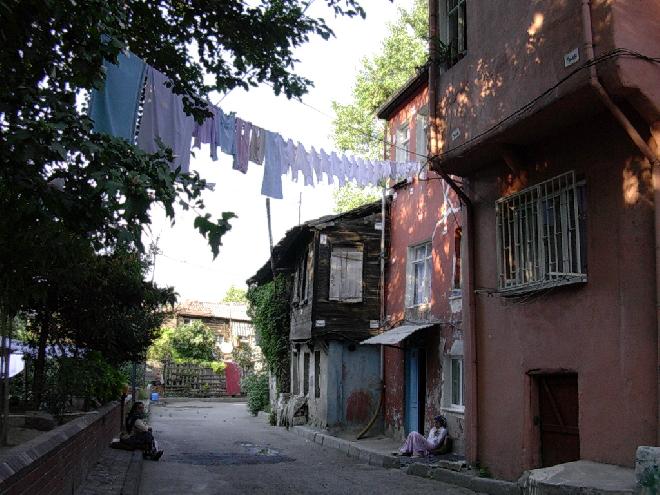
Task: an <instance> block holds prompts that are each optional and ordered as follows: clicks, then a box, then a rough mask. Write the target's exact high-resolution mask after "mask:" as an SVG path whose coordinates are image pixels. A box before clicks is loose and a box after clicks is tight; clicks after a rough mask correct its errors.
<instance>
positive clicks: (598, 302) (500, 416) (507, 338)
mask: <svg viewBox="0 0 660 495" xmlns="http://www.w3.org/2000/svg"><path fill="white" fill-rule="evenodd" d="M430 14H431V15H430V19H431V23H430V34H431V38H432V39H433V38H434V37H435V36H439V38H440V39H441V40H443V41H444V42H446V43H447V46H448V49H447V50H440V52H439V53H432V60H434V63H432V64H431V66H430V72H431V75H430V81H431V84H430V86H429V87H430V91H429V101H430V102H431V106H430V109H431V112H430V114H431V115H430V124H431V127H430V129H431V131H430V132H431V143H432V148H431V154H432V155H434V160H433V165H432V167H433V169H434V170H436V171H438V172H439V173H441V174H453V175H455V176H460V177H462V178H463V184H462V192H465V193H466V195H467V197H468V198H469V205H468V207H467V208H465V209H464V215H463V219H462V221H461V223H462V226H463V237H464V239H466V240H467V241H466V242H464V244H463V249H462V254H463V256H462V260H463V300H462V306H463V309H462V311H463V317H462V330H463V333H464V353H465V378H466V388H465V391H466V400H465V402H466V404H465V426H466V430H465V441H466V453H467V457H468V460H469V461H472V462H474V461H479V462H480V464H481V465H482V466H486V467H488V468H489V469H490V471H491V472H492V473H493V474H494V475H495V476H498V477H503V478H506V479H511V480H513V479H516V478H517V477H518V476H520V474H521V473H522V472H523V471H524V470H526V469H530V468H535V467H540V466H549V465H554V464H558V463H562V462H567V461H572V460H577V459H587V460H592V461H597V462H603V463H611V464H618V465H623V466H628V467H632V466H633V463H634V459H635V450H636V448H637V446H640V445H657V443H658V369H659V367H658V324H659V320H658V307H659V304H658V298H659V297H660V290H659V287H660V277H658V274H660V266H658V260H660V258H659V256H660V250H659V246H660V244H659V243H658V234H659V233H660V210H659V209H658V208H656V204H657V200H658V198H659V197H660V195H659V194H658V186H657V184H660V182H658V181H660V175H659V174H660V170H659V169H658V167H659V166H660V165H659V163H658V147H657V146H658V145H657V143H660V64H659V63H658V59H657V57H659V56H660V51H659V47H660V28H659V26H660V2H658V1H657V0H618V1H609V0H592V1H591V2H590V1H588V0H583V1H578V0H574V1H570V2H567V1H565V0H546V1H529V0H509V1H507V2H492V1H475V0H439V1H435V0H432V1H431V3H430ZM648 57H656V59H655V60H651V59H649V58H648ZM654 136H655V141H654V139H653V137H654ZM438 183H439V181H438ZM654 183H655V185H656V186H655V187H654ZM428 184H431V183H428ZM412 187H413V188H416V189H419V193H420V194H422V191H426V190H427V189H425V188H424V187H426V188H428V186H424V187H422V188H419V186H418V185H417V184H413V186H412ZM438 190H441V188H438ZM410 199H412V198H407V197H406V200H410ZM419 200H421V196H420V198H419V199H418V200H417V201H419ZM393 208H394V207H393ZM404 208H405V207H404ZM437 208H438V205H437V204H436V203H433V204H432V205H429V206H428V207H427V208H425V209H421V208H418V211H415V212H414V214H415V215H422V218H424V217H425V216H426V215H428V216H429V217H431V216H435V217H436V219H437V214H436V210H437ZM392 217H393V218H396V215H395V214H394V213H393V214H392ZM434 221H435V220H428V221H427V222H425V225H432V224H433V222H434ZM408 226H409V228H410V229H412V230H411V233H410V234H409V235H411V241H410V242H413V238H414V237H412V236H413V235H414V234H415V233H416V232H415V229H417V228H418V227H417V224H412V223H410V224H408ZM395 228H396V226H394V227H393V232H392V246H393V258H394V257H395V256H401V253H402V252H403V251H401V250H402V249H404V244H405V242H404V241H400V242H399V243H397V241H396V240H395V239H396V234H395V230H394V229H395ZM399 228H402V229H405V226H400V227H399ZM422 237H423V235H422ZM397 249H399V251H398V252H397V251H396V250H397ZM448 252H449V251H447V250H445V253H448ZM392 272H393V273H399V275H398V276H399V277H402V276H403V275H402V273H403V272H401V271H399V272H396V271H395V270H394V269H393V271H392ZM401 284H402V282H399V285H401ZM396 286H397V278H396V276H394V277H391V278H390V282H389V286H388V288H389V289H390V290H391V291H395V289H394V287H396ZM394 301H396V302H394ZM439 302H440V305H441V306H442V307H443V308H444V307H446V306H445V305H446V299H445V298H443V295H442V292H441V294H440V300H439ZM400 308H401V301H400V297H399V299H398V300H397V298H396V296H395V295H394V294H393V295H392V296H391V297H390V296H389V295H388V313H391V314H400Z"/></svg>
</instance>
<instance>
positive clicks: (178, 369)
mask: <svg viewBox="0 0 660 495" xmlns="http://www.w3.org/2000/svg"><path fill="white" fill-rule="evenodd" d="M163 380H164V388H165V395H166V396H170V397H172V396H179V397H219V396H222V395H226V393H227V381H226V378H225V374H224V372H222V373H221V374H218V373H216V372H214V371H213V370H212V369H211V368H207V367H205V366H200V365H198V364H190V363H181V364H179V363H174V362H172V361H166V362H165V363H163Z"/></svg>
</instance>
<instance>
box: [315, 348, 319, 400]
mask: <svg viewBox="0 0 660 495" xmlns="http://www.w3.org/2000/svg"><path fill="white" fill-rule="evenodd" d="M314 397H316V398H317V399H318V398H319V397H321V351H314Z"/></svg>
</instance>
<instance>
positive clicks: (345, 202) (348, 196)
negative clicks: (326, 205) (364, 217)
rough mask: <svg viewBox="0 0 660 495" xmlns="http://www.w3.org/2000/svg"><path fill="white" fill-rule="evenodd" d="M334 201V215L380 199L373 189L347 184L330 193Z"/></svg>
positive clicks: (376, 190)
mask: <svg viewBox="0 0 660 495" xmlns="http://www.w3.org/2000/svg"><path fill="white" fill-rule="evenodd" d="M332 199H334V201H335V213H344V212H347V211H349V210H352V209H353V208H357V207H358V206H362V205H366V204H367V203H373V202H374V201H378V199H380V192H379V191H378V189H376V188H375V187H365V188H363V189H362V188H360V187H358V186H356V185H355V184H353V183H352V182H348V183H347V184H345V185H344V186H343V187H340V188H338V189H335V190H334V191H332Z"/></svg>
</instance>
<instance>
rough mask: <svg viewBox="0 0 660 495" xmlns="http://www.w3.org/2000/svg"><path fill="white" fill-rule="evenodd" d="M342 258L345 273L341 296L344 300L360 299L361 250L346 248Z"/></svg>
mask: <svg viewBox="0 0 660 495" xmlns="http://www.w3.org/2000/svg"><path fill="white" fill-rule="evenodd" d="M344 260H345V261H344V266H345V270H346V271H345V274H346V275H345V279H344V283H343V284H342V294H341V298H342V300H344V301H351V302H359V301H362V251H353V250H347V251H346V254H345V256H344Z"/></svg>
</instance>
